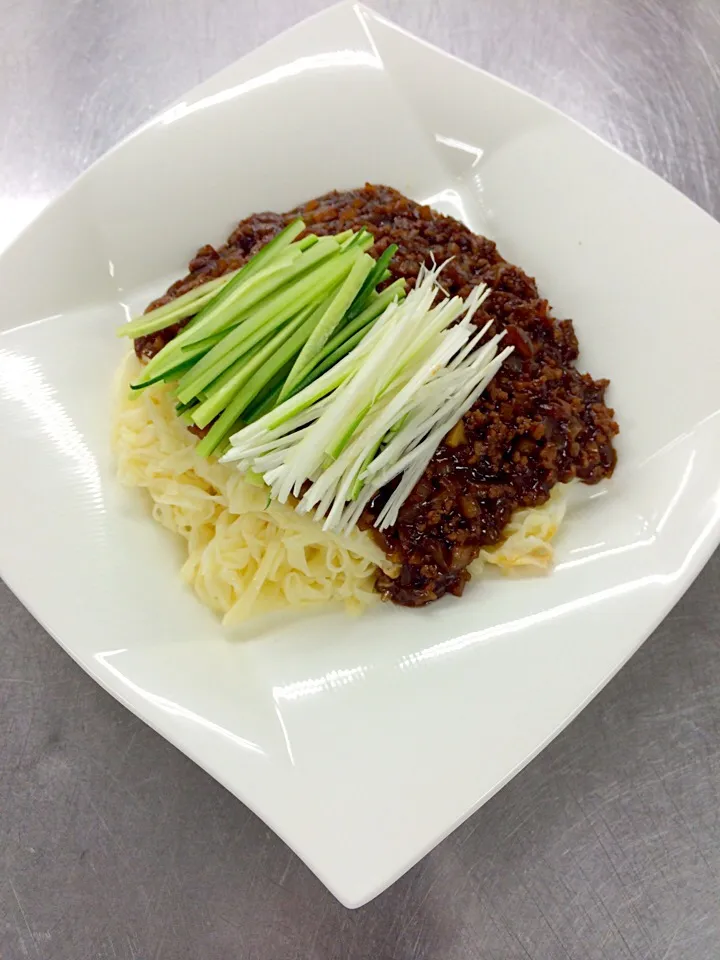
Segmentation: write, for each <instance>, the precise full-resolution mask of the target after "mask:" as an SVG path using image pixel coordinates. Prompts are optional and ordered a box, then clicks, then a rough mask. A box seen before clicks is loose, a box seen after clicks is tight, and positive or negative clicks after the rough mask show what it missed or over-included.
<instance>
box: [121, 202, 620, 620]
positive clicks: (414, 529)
mask: <svg viewBox="0 0 720 960" xmlns="http://www.w3.org/2000/svg"><path fill="white" fill-rule="evenodd" d="M297 217H302V219H303V220H304V221H305V223H306V224H307V228H308V230H309V231H311V232H313V233H318V234H327V233H333V234H334V233H339V232H341V231H343V230H347V229H348V228H353V229H359V228H360V227H365V228H366V229H367V230H369V231H370V232H371V233H372V234H373V235H374V237H375V244H374V246H373V247H372V248H371V249H370V251H369V252H370V253H371V254H372V255H373V256H375V257H377V256H378V255H379V254H380V253H382V251H383V250H384V249H385V248H386V247H387V246H388V245H389V244H390V243H396V244H397V245H398V248H399V249H398V252H397V253H396V254H395V256H394V257H393V259H392V261H391V263H390V270H391V271H392V273H393V278H397V277H405V278H406V279H407V281H408V283H409V285H410V286H412V285H413V283H414V282H415V280H416V278H417V275H418V271H419V269H420V267H421V265H422V264H423V263H427V262H428V260H429V258H430V256H431V254H432V256H434V258H435V261H436V262H437V263H442V262H443V261H445V260H447V259H448V258H449V257H452V260H451V261H450V262H449V263H448V264H447V266H446V267H445V269H444V270H443V274H442V283H443V287H444V288H445V289H446V290H447V292H448V293H449V294H451V295H454V294H458V295H459V296H461V297H467V296H468V294H469V293H470V291H471V290H472V288H473V287H474V286H476V285H477V284H478V283H481V282H484V283H487V284H488V285H489V286H490V287H491V288H492V294H491V296H490V297H488V299H487V300H486V301H485V303H484V304H483V307H482V308H481V309H480V310H479V311H478V313H477V314H476V316H475V323H477V324H478V325H479V326H482V325H484V324H485V323H487V321H488V320H489V319H492V320H493V327H492V328H491V331H490V333H489V334H488V336H491V335H492V334H493V333H496V332H499V331H501V330H504V331H505V341H504V342H505V343H506V344H508V343H509V344H512V345H513V346H514V347H515V350H514V352H513V353H512V354H511V355H510V357H509V358H508V359H507V360H506V361H505V363H504V364H503V365H502V367H501V368H500V370H499V371H498V373H497V375H496V376H495V378H494V380H493V381H492V382H491V383H490V385H489V387H488V388H487V390H486V391H485V393H484V394H483V396H482V397H480V399H479V400H478V402H477V403H476V404H475V406H474V407H473V408H472V409H471V410H470V411H469V412H468V413H466V414H465V416H464V417H463V419H462V421H460V423H459V424H458V425H457V426H456V427H455V428H454V429H453V430H451V431H450V433H449V434H448V436H447V437H446V438H445V440H444V441H443V443H442V444H441V446H440V447H439V449H438V450H437V452H436V453H435V456H434V457H433V459H432V460H431V461H430V463H429V465H428V467H427V469H426V471H425V473H424V475H423V477H422V478H421V479H420V481H419V482H418V483H417V485H416V486H415V488H414V490H413V492H412V493H411V495H410V497H409V498H408V499H407V500H406V502H405V503H404V505H403V506H402V508H401V510H400V514H399V516H398V520H397V522H396V524H395V525H394V526H393V527H391V528H389V529H386V530H385V531H383V533H379V532H378V531H377V530H375V529H374V528H373V527H372V523H373V520H374V518H375V517H376V516H377V514H378V512H379V510H380V509H381V507H382V502H383V495H382V492H381V493H380V494H379V495H378V496H377V497H376V498H375V500H374V501H373V502H372V503H371V504H370V505H369V507H368V509H367V510H366V512H365V514H364V515H363V518H362V520H361V526H363V527H364V528H367V529H369V530H371V531H372V534H373V536H374V537H375V538H376V539H377V541H378V542H379V543H380V544H381V546H382V548H383V550H384V551H385V553H386V554H387V556H388V558H389V559H390V560H391V561H393V562H394V563H396V564H397V565H398V566H399V568H400V572H399V575H398V576H397V577H395V578H391V577H389V576H388V575H387V574H385V573H382V572H379V573H378V576H377V589H378V590H379V592H380V593H381V595H382V596H383V597H384V598H386V599H390V600H392V601H394V602H395V603H400V604H404V605H407V606H422V605H423V604H426V603H429V602H430V601H432V600H436V599H438V598H439V597H441V596H443V594H445V593H453V594H455V595H456V596H460V594H461V593H462V591H463V588H464V586H465V584H466V582H467V581H468V580H469V578H470V574H469V573H468V566H469V564H470V563H471V562H472V561H473V560H474V559H475V558H476V557H477V556H478V554H479V552H480V550H481V549H482V547H484V546H489V545H491V544H494V543H497V542H498V541H499V540H500V539H501V536H502V531H503V528H504V527H505V525H506V524H507V522H508V520H509V519H510V516H511V515H512V513H513V511H514V510H516V509H519V508H522V507H535V506H539V505H540V504H542V503H544V502H545V501H546V500H547V499H548V496H549V493H550V490H551V489H552V487H553V486H554V484H556V483H563V482H567V481H569V480H572V479H574V478H578V479H580V480H582V481H583V482H584V483H597V482H598V481H599V480H602V479H603V478H604V477H609V476H610V475H611V474H612V472H613V469H614V467H615V460H616V454H615V450H614V448H613V437H614V436H615V434H616V433H617V432H618V427H617V424H616V423H615V421H614V419H613V418H614V413H613V411H612V410H611V409H610V408H608V407H607V406H606V404H605V389H606V387H607V385H608V381H607V380H593V379H592V377H591V376H589V375H588V374H585V373H580V372H579V371H578V370H576V369H575V365H574V363H575V360H576V359H577V356H578V342H577V338H576V336H575V332H574V330H573V325H572V321H571V320H562V321H557V320H555V319H554V318H553V316H552V314H551V313H550V308H549V306H548V302H547V300H544V299H542V298H541V297H540V296H539V295H538V291H537V287H536V285H535V281H534V280H533V279H532V278H531V277H528V276H527V274H525V273H523V271H522V270H520V269H519V267H515V266H513V265H512V264H510V263H507V262H506V261H505V260H503V258H502V257H501V256H500V254H499V253H498V252H497V249H496V247H495V244H494V243H493V242H492V241H490V240H487V239H485V238H484V237H480V236H477V235H476V234H474V233H472V231H471V230H469V229H468V227H466V226H464V225H463V224H461V223H459V222H458V221H457V220H454V219H452V218H451V217H446V216H443V215H441V214H439V213H436V212H435V211H434V210H432V209H431V208H430V207H428V206H422V205H421V204H418V203H415V202H413V201H412V200H409V199H408V198H407V197H404V196H403V195H402V194H401V193H398V191H397V190H393V189H392V188H390V187H385V186H373V185H371V184H367V185H366V186H365V187H363V188H362V189H360V190H349V191H346V192H342V193H340V192H337V191H333V192H331V193H328V194H326V195H325V196H322V197H318V198H317V199H315V200H311V201H310V202H309V203H306V204H305V205H303V206H300V207H297V208H296V209H294V210H290V211H288V212H287V213H283V214H277V213H257V214H253V216H251V217H248V218H247V219H245V220H243V221H242V222H241V223H240V224H239V225H238V226H237V228H236V229H235V230H234V231H233V233H232V234H231V235H230V238H229V240H228V242H227V244H226V245H225V246H223V247H221V248H220V249H219V250H215V249H214V248H213V247H211V246H205V247H202V248H201V249H200V250H199V251H198V252H197V254H196V256H195V258H194V259H193V260H192V261H191V262H190V273H189V274H188V275H187V277H185V278H184V279H183V280H179V281H178V282H177V283H175V284H173V285H172V286H171V287H170V289H169V290H168V292H167V293H166V294H165V296H163V297H161V298H160V299H159V300H156V301H154V303H152V304H151V305H150V306H149V307H148V309H151V308H152V307H155V306H159V305H160V304H162V303H166V302H168V301H169V300H172V299H173V298H175V297H178V296H180V295H181V294H183V293H185V292H186V291H187V290H190V289H192V288H193V287H195V286H197V285H198V284H200V283H203V282H204V281H206V280H209V279H211V278H212V277H218V276H220V275H221V274H223V273H226V272H228V271H230V270H235V269H237V268H238V267H240V266H242V264H243V263H245V261H246V260H247V259H248V258H249V257H251V256H252V255H253V254H254V253H256V252H257V251H258V250H259V249H260V247H261V246H263V244H265V243H267V242H268V240H270V239H271V238H272V237H273V236H275V235H276V234H277V233H278V232H279V231H280V230H281V229H282V228H283V227H284V226H286V225H287V224H288V223H289V222H290V221H292V220H294V219H296V218H297ZM179 329H180V327H179V326H175V327H170V328H168V329H167V330H162V331H160V333H157V334H153V335H151V336H149V337H142V338H140V339H139V340H137V341H136V343H135V349H136V352H137V353H138V356H140V357H141V358H148V357H151V356H153V355H154V354H155V353H157V352H158V351H159V350H160V349H161V348H162V347H163V346H164V345H165V343H167V342H168V341H169V340H170V339H172V337H174V336H175V335H176V333H177V331H178V330H179Z"/></svg>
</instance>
